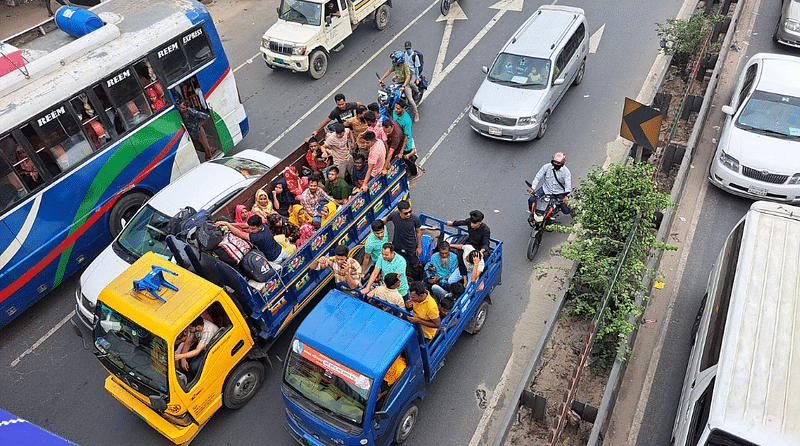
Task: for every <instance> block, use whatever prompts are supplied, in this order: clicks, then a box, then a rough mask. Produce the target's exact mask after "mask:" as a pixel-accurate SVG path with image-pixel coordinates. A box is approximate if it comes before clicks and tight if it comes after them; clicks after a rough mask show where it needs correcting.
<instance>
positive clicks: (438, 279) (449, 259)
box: [425, 241, 461, 290]
mask: <svg viewBox="0 0 800 446" xmlns="http://www.w3.org/2000/svg"><path fill="white" fill-rule="evenodd" d="M436 251H437V252H435V253H433V255H432V256H431V260H430V261H429V262H428V264H427V265H425V279H426V281H427V282H428V283H427V285H428V286H429V287H432V286H434V285H438V286H440V287H442V288H444V289H445V290H449V289H450V284H452V283H455V282H458V281H460V280H461V274H460V273H459V271H458V257H456V255H455V254H453V253H452V252H450V244H449V243H447V242H445V241H441V242H440V243H439V246H437V247H436Z"/></svg>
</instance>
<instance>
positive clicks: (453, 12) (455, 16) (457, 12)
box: [431, 2, 467, 83]
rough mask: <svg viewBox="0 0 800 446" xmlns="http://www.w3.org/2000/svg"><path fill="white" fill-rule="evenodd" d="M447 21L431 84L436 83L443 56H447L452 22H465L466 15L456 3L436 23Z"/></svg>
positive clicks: (440, 71)
mask: <svg viewBox="0 0 800 446" xmlns="http://www.w3.org/2000/svg"><path fill="white" fill-rule="evenodd" d="M445 20H446V21H447V23H446V24H445V25H444V34H443V35H442V43H441V45H439V55H438V56H437V57H436V65H434V67H433V75H432V76H431V82H437V83H438V81H437V80H436V79H437V78H439V77H440V75H441V74H442V67H443V66H444V56H445V55H446V54H447V47H448V46H449V45H450V35H451V34H452V33H453V22H455V21H456V20H467V15H466V14H464V10H463V9H461V6H458V2H456V3H452V4H451V5H450V13H448V14H447V17H445V16H443V15H441V14H439V18H438V19H436V21H437V22H442V21H445Z"/></svg>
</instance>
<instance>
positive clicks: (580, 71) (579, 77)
mask: <svg viewBox="0 0 800 446" xmlns="http://www.w3.org/2000/svg"><path fill="white" fill-rule="evenodd" d="M585 71H586V60H584V61H583V62H581V67H580V68H578V75H577V76H575V80H574V81H572V84H573V85H580V84H581V82H583V73H584V72H585Z"/></svg>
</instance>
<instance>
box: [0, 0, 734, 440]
mask: <svg viewBox="0 0 800 446" xmlns="http://www.w3.org/2000/svg"><path fill="white" fill-rule="evenodd" d="M463 2H464V5H463V6H462V8H463V10H464V13H465V15H466V17H467V20H458V21H456V22H455V23H454V26H453V32H452V36H451V38H450V44H449V47H448V48H447V51H446V54H445V56H444V66H445V67H447V66H448V65H449V64H451V63H452V62H453V61H454V60H455V59H456V58H457V57H458V55H459V54H460V53H461V52H462V50H464V49H465V48H467V46H468V44H469V42H471V41H472V40H473V38H474V37H475V36H476V35H478V33H479V31H481V30H482V29H484V27H486V26H487V24H489V23H490V22H491V21H492V20H493V18H496V17H497V15H498V10H497V9H491V8H489V7H488V6H489V5H491V4H492V3H493V2H476V1H472V0H463ZM680 3H681V2H680V1H678V0H668V1H661V2H648V4H645V3H643V2H601V3H598V2H590V1H586V0H583V1H576V2H574V3H571V4H572V5H574V6H579V7H582V8H584V9H585V11H586V14H587V17H588V21H589V30H588V31H589V33H590V34H594V33H595V32H596V31H597V30H598V29H599V28H600V27H601V26H603V25H605V27H604V33H603V35H602V40H601V43H600V45H599V49H598V50H597V53H596V54H590V55H589V58H588V61H587V68H586V78H585V80H584V82H583V83H582V84H581V85H580V86H578V87H575V88H573V89H571V91H569V92H568V93H567V95H566V96H565V98H564V99H563V101H562V102H561V104H560V105H559V107H558V109H557V110H556V111H555V113H554V114H553V116H552V118H551V120H550V127H549V129H548V133H547V135H546V136H545V137H544V139H542V140H540V141H535V142H530V143H521V144H519V143H517V144H511V143H506V142H499V141H494V140H489V139H486V138H483V137H481V136H479V135H478V134H476V133H475V132H473V131H472V130H471V129H470V128H469V124H468V121H467V119H466V117H465V116H462V112H463V111H464V110H465V109H466V107H467V106H468V105H469V103H470V100H471V98H472V95H473V94H474V92H475V91H476V89H477V87H478V85H479V83H480V82H481V80H482V77H483V73H482V72H481V66H482V65H489V64H491V62H492V60H493V58H494V56H495V55H496V54H497V51H498V50H499V48H500V47H501V45H502V44H503V43H504V42H505V41H506V40H507V39H508V38H509V37H510V35H511V33H512V32H513V31H514V30H516V29H517V27H518V26H519V25H520V24H521V23H522V22H523V21H524V20H525V19H526V18H527V17H528V16H529V15H530V14H531V13H532V12H533V11H535V10H536V8H537V7H538V6H540V5H541V4H542V3H541V2H533V1H530V0H529V1H526V2H524V7H523V10H522V11H521V12H518V11H507V12H505V13H504V14H502V16H501V17H500V18H499V19H498V20H497V24H496V26H492V27H491V29H489V30H488V31H487V32H486V33H485V35H484V36H483V38H481V39H480V40H479V41H477V42H476V43H475V44H474V45H472V46H471V49H470V50H469V51H468V52H466V53H465V55H464V56H463V57H460V58H459V59H460V61H459V62H458V64H456V65H454V67H453V69H452V70H451V71H450V73H449V75H448V76H447V77H446V78H444V79H443V81H442V83H441V84H440V85H439V86H438V87H437V88H436V90H435V91H433V92H432V93H431V94H429V95H428V96H427V97H426V98H425V101H424V103H423V104H422V106H421V115H422V122H420V123H419V124H418V125H415V126H414V136H415V140H416V144H417V148H418V151H419V152H420V156H421V157H423V156H425V155H426V154H427V153H428V152H429V151H431V150H432V148H435V150H436V151H435V152H434V153H433V154H432V155H431V156H430V157H429V158H428V159H427V161H426V164H425V168H426V169H427V173H426V174H425V175H423V176H422V177H421V179H420V180H419V182H418V183H417V185H416V187H415V188H414V190H413V191H412V203H413V205H414V210H415V211H417V212H426V213H430V214H432V215H435V216H438V217H441V218H445V219H455V218H461V217H463V216H465V215H466V214H467V212H468V211H469V210H471V209H482V210H483V211H484V212H485V214H486V215H487V218H486V222H487V223H488V225H489V226H490V227H491V228H492V235H493V236H494V237H496V238H499V239H502V240H503V241H504V242H505V246H506V249H505V265H504V268H503V273H504V276H503V284H502V286H500V287H498V288H497V290H496V291H495V293H494V295H493V296H492V300H493V303H494V304H493V306H492V307H491V310H490V313H489V319H488V321H487V326H486V327H485V328H484V330H483V331H482V332H481V333H480V334H479V335H477V336H474V337H471V336H468V335H465V336H463V337H462V339H461V340H460V341H459V343H458V344H456V346H455V347H454V348H453V350H452V352H451V353H450V355H449V357H448V360H447V365H446V367H445V368H444V369H443V370H442V371H441V372H440V373H439V374H438V378H437V379H436V381H435V382H434V383H432V385H431V386H430V388H429V392H428V396H427V398H426V400H425V401H423V402H422V404H421V405H420V410H421V419H420V421H419V424H418V425H417V427H416V428H415V431H414V432H413V433H412V436H411V438H410V439H409V441H408V442H407V444H410V445H420V446H421V445H430V444H446V445H466V444H469V442H470V439H471V438H472V436H473V432H474V431H475V428H476V425H477V424H478V422H479V420H480V419H481V417H482V415H483V410H482V409H481V408H479V407H478V400H477V399H476V396H475V393H476V389H478V388H479V387H485V388H488V389H493V388H495V386H496V385H497V383H498V382H499V381H500V379H501V375H502V373H503V370H504V368H505V366H506V364H507V363H508V361H509V357H510V356H511V352H512V350H514V349H515V348H516V346H514V345H512V342H511V339H512V337H513V336H512V335H513V333H514V331H515V329H517V328H518V327H516V326H517V324H518V321H519V315H520V313H521V312H522V311H523V310H524V309H525V307H526V305H528V296H529V287H530V276H531V263H529V262H528V261H527V260H525V253H524V249H525V246H526V243H527V236H528V230H527V225H526V223H525V220H524V219H525V210H524V207H525V200H526V198H525V193H524V190H525V186H524V184H523V180H525V179H528V180H530V179H532V177H533V175H534V173H535V171H536V169H538V168H539V167H540V166H541V165H542V164H543V163H545V162H547V161H548V160H549V158H550V156H552V153H553V152H556V151H565V152H566V153H567V155H568V162H567V166H568V167H569V168H570V169H571V171H572V174H573V178H574V179H575V183H577V179H578V178H580V177H583V176H585V174H586V172H587V171H588V170H589V169H590V168H591V166H592V165H595V164H601V163H602V162H603V161H604V159H605V157H606V153H605V151H606V145H607V144H608V143H609V142H611V141H613V140H614V139H615V138H616V136H617V134H618V129H619V126H620V117H621V110H622V104H623V102H624V97H626V96H627V97H636V95H637V93H638V92H639V90H640V88H641V86H642V83H643V81H644V79H645V77H646V74H647V72H648V70H649V69H650V66H651V64H652V62H653V60H654V58H655V56H656V54H657V52H658V41H657V37H656V35H655V32H654V31H653V29H654V25H653V24H654V23H655V22H664V20H665V19H666V18H669V17H674V16H675V14H676V13H677V11H678V9H679V7H680ZM437 4H438V3H437ZM276 6H277V2H276V1H275V0H267V1H255V0H254V1H238V2H234V1H231V0H217V2H216V4H214V5H212V7H211V9H212V14H214V17H215V23H216V24H217V27H218V29H219V30H220V32H221V34H222V36H223V39H224V45H225V48H226V51H227V54H228V57H229V59H230V61H231V66H232V67H234V68H237V67H240V66H241V68H239V69H238V70H237V71H236V79H237V83H238V85H239V90H240V93H241V96H242V98H243V99H244V101H245V107H246V109H247V112H248V115H249V118H250V125H251V131H250V134H249V135H248V136H247V137H246V138H245V139H244V140H243V141H242V143H241V144H240V145H239V146H238V147H237V150H238V149H244V148H255V149H263V148H265V147H268V146H269V153H272V154H274V155H276V156H279V157H281V156H284V155H286V154H288V153H289V152H290V151H291V150H293V149H294V148H295V147H297V145H298V143H299V141H301V140H302V139H303V138H305V137H306V136H307V135H308V134H309V133H310V132H311V131H313V130H314V129H315V128H316V127H317V125H318V124H319V123H320V122H321V121H322V120H323V119H324V117H325V116H326V115H327V113H328V112H329V111H330V109H331V108H332V107H333V106H334V102H333V99H332V96H333V94H334V93H336V92H343V93H344V94H346V95H347V97H348V99H349V100H356V101H360V102H362V103H369V102H373V101H374V100H375V99H376V95H377V82H376V78H375V74H374V73H375V72H379V73H381V74H382V73H383V72H385V70H386V69H387V68H388V65H389V60H388V59H389V58H388V54H389V52H390V51H391V50H394V49H399V48H401V47H402V43H403V42H404V41H405V40H412V41H413V42H414V46H415V48H417V49H419V50H420V51H422V52H423V53H424V54H425V56H426V67H425V71H426V74H428V75H429V76H430V73H432V71H433V67H434V65H435V63H436V59H437V53H438V52H439V48H440V44H441V42H442V36H443V30H444V29H445V22H437V21H436V19H437V17H438V12H437V7H438V6H436V5H435V4H434V3H431V2H429V1H428V0H407V1H403V2H399V1H398V2H395V8H393V9H392V17H391V19H390V25H389V27H388V28H387V29H386V30H384V31H383V32H377V31H376V30H374V29H373V28H372V27H371V26H369V25H366V26H364V27H363V29H361V28H359V29H358V30H357V31H356V32H355V33H354V35H353V36H351V37H350V38H349V39H348V40H346V41H345V48H344V49H343V50H342V51H340V52H338V53H334V54H333V56H332V57H331V61H330V63H329V67H328V73H327V74H326V75H325V77H324V78H323V79H321V80H319V81H312V80H311V79H310V78H309V77H308V76H306V75H304V74H293V73H290V72H287V71H272V70H270V69H268V68H267V67H266V66H265V65H264V63H263V61H262V60H261V59H260V58H259V57H255V58H253V59H252V60H250V59H251V58H252V57H253V56H254V55H255V54H256V53H257V51H258V45H259V43H260V38H261V35H262V33H263V31H264V30H265V29H266V28H267V27H268V26H269V25H270V24H271V23H273V22H274V20H275V18H274V17H275V12H274V11H275V7H276ZM429 6H433V7H432V8H428V7H429ZM426 8H428V9H426ZM412 23H413V24H412ZM409 24H411V26H408V25H409ZM401 31H402V33H401ZM387 43H388V46H387ZM376 53H378V55H377V57H375V58H374V59H371V60H370V58H371V57H372V56H373V55H375V54H376ZM248 61H249V62H248ZM362 66H363V67H362ZM320 101H322V105H321V106H318V105H317V104H318V103H319V102H320ZM309 111H310V115H309V116H308V117H306V118H305V119H302V120H300V118H301V117H303V115H305V114H306V113H307V112H309ZM459 116H461V119H460V120H459ZM456 121H458V122H457V123H456ZM454 123H455V124H454ZM290 127H293V128H292V129H291V130H289V131H288V132H286V133H285V135H284V136H282V137H281V135H282V134H284V132H285V131H286V130H287V129H288V128H290ZM451 127H452V128H451ZM443 135H446V136H445V137H444V138H443V139H442V137H443ZM279 137H280V139H278V140H277V141H276V138H279ZM440 139H441V141H440ZM722 199H727V197H726V196H724V197H722ZM731 218H733V217H731ZM734 220H735V219H734ZM734 220H731V221H734ZM732 224H733V223H731V225H732ZM725 233H726V234H727V232H725ZM561 240H562V239H560V238H559V236H557V235H553V236H548V237H546V239H545V242H544V243H545V246H544V248H545V249H542V250H541V251H540V254H539V259H538V261H539V262H546V261H547V252H548V251H549V248H551V247H553V246H556V245H557V244H558V243H559V242H560V241H561ZM76 284H77V277H72V278H71V279H69V280H67V281H65V283H64V284H63V285H62V286H61V287H60V288H59V289H57V290H55V291H54V292H53V293H51V294H50V295H49V296H48V297H47V298H46V299H44V300H43V301H42V302H40V303H39V304H37V305H36V306H34V307H33V308H31V309H30V310H28V311H27V312H26V313H25V314H23V315H22V316H20V317H19V318H18V319H17V320H16V321H14V322H13V323H12V324H10V325H9V326H7V327H5V328H4V330H3V333H2V337H1V338H0V364H3V366H2V367H0V404H2V406H3V407H4V408H5V409H7V410H9V411H11V412H14V413H16V414H18V415H20V416H22V417H24V418H26V419H29V420H31V421H32V422H34V423H37V424H39V425H42V426H43V427H45V428H47V429H49V430H52V431H53V432H55V433H57V434H59V435H62V436H64V437H66V438H68V439H70V440H72V441H75V442H77V443H79V444H82V445H87V446H88V445H109V444H114V445H120V446H123V445H142V444H146V445H166V444H168V443H167V441H166V440H165V439H163V438H162V437H161V436H160V435H159V434H158V433H156V432H155V431H154V430H152V429H151V428H150V427H149V426H147V425H146V424H145V423H144V422H142V421H141V420H139V419H138V418H137V417H136V416H135V415H134V414H133V413H131V412H129V411H128V410H127V409H125V408H124V407H123V406H122V405H121V404H119V403H118V402H117V401H116V400H114V399H113V398H112V397H111V396H110V395H109V394H108V393H107V392H106V391H105V390H104V389H103V388H102V386H103V384H102V383H103V379H104V378H105V376H106V374H105V372H104V371H103V369H102V368H101V367H100V364H99V363H98V362H97V360H96V359H95V358H94V357H93V356H92V354H91V353H90V352H89V351H86V350H82V349H81V345H80V344H81V343H80V340H79V339H78V338H77V337H75V336H74V334H73V333H72V331H71V329H70V328H69V327H68V325H62V326H60V327H59V328H55V329H54V327H58V324H59V323H61V322H62V321H64V320H65V317H66V316H67V315H68V314H69V313H70V311H71V310H72V309H73V308H74V290H75V286H76ZM552 304H553V303H552V300H551V298H550V297H548V296H539V298H537V299H536V300H535V301H534V302H533V303H532V305H537V306H541V307H542V309H543V311H544V312H548V311H549V308H550V307H551V306H552ZM692 314H694V313H692ZM299 320H300V319H298V320H297V321H295V323H294V324H293V325H292V327H290V328H289V330H288V331H287V335H285V336H284V337H283V339H281V340H280V341H279V342H278V343H277V344H276V345H275V346H274V347H273V350H272V352H271V355H270V356H271V359H272V363H273V365H274V369H273V371H272V372H270V373H269V375H268V378H267V381H266V382H265V384H264V386H263V387H262V389H261V390H260V392H259V393H258V394H257V395H256V396H255V398H254V399H253V400H252V401H251V402H250V403H249V404H248V405H247V406H245V407H244V408H242V409H240V410H238V411H229V410H221V411H220V412H219V413H217V414H216V415H215V416H214V417H213V418H212V419H211V421H210V422H209V423H208V424H207V425H206V426H205V428H204V429H203V431H202V432H201V434H200V435H199V437H198V438H197V439H195V440H194V442H193V443H192V444H196V445H206V444H208V445H215V446H219V445H228V444H230V445H238V444H245V443H247V444H250V443H258V444H265V445H283V444H291V439H290V437H289V436H288V434H286V433H285V432H284V430H283V423H284V410H283V404H282V401H281V397H280V389H279V386H280V380H279V370H280V366H281V358H283V356H284V355H285V352H286V350H287V348H288V343H289V339H290V336H289V334H290V333H292V332H293V331H294V328H296V326H297V323H299ZM521 328H522V329H523V330H524V329H525V328H526V327H521ZM51 330H53V333H52V335H51V336H49V337H47V338H46V339H45V340H44V341H43V342H41V343H39V344H38V345H35V344H36V343H37V341H38V340H40V339H42V337H43V336H45V335H46V334H47V333H48V331H51ZM29 349H31V350H30V353H27V354H25V355H24V356H21V355H23V353H25V352H26V351H27V350H29ZM681 373H682V372H681ZM511 385H515V383H512V384H511Z"/></svg>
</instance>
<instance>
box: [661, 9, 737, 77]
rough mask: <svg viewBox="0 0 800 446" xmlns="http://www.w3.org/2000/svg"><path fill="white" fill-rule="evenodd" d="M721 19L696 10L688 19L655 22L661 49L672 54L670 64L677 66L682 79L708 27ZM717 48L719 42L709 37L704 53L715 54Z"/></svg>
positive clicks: (703, 39)
mask: <svg viewBox="0 0 800 446" xmlns="http://www.w3.org/2000/svg"><path fill="white" fill-rule="evenodd" d="M723 19H724V17H723V16H721V15H705V14H703V12H702V11H700V10H698V11H695V13H694V14H692V16H691V17H689V19H688V20H681V19H667V23H666V24H661V23H656V33H658V37H659V38H660V39H661V41H662V42H663V43H662V46H661V51H662V52H663V53H664V54H666V55H671V56H672V65H674V66H676V67H677V68H678V70H679V71H680V75H681V77H682V78H683V80H688V79H689V75H690V74H691V72H692V65H693V63H694V61H695V60H696V59H697V57H698V56H699V54H700V49H701V48H702V47H703V43H704V42H705V40H706V36H707V35H708V31H709V29H710V28H712V27H713V26H714V25H715V24H716V23H718V22H721V21H722V20H723ZM719 48H720V43H719V42H711V39H710V38H709V42H708V44H707V45H706V52H705V53H706V54H707V55H714V54H717V53H718V52H719Z"/></svg>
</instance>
